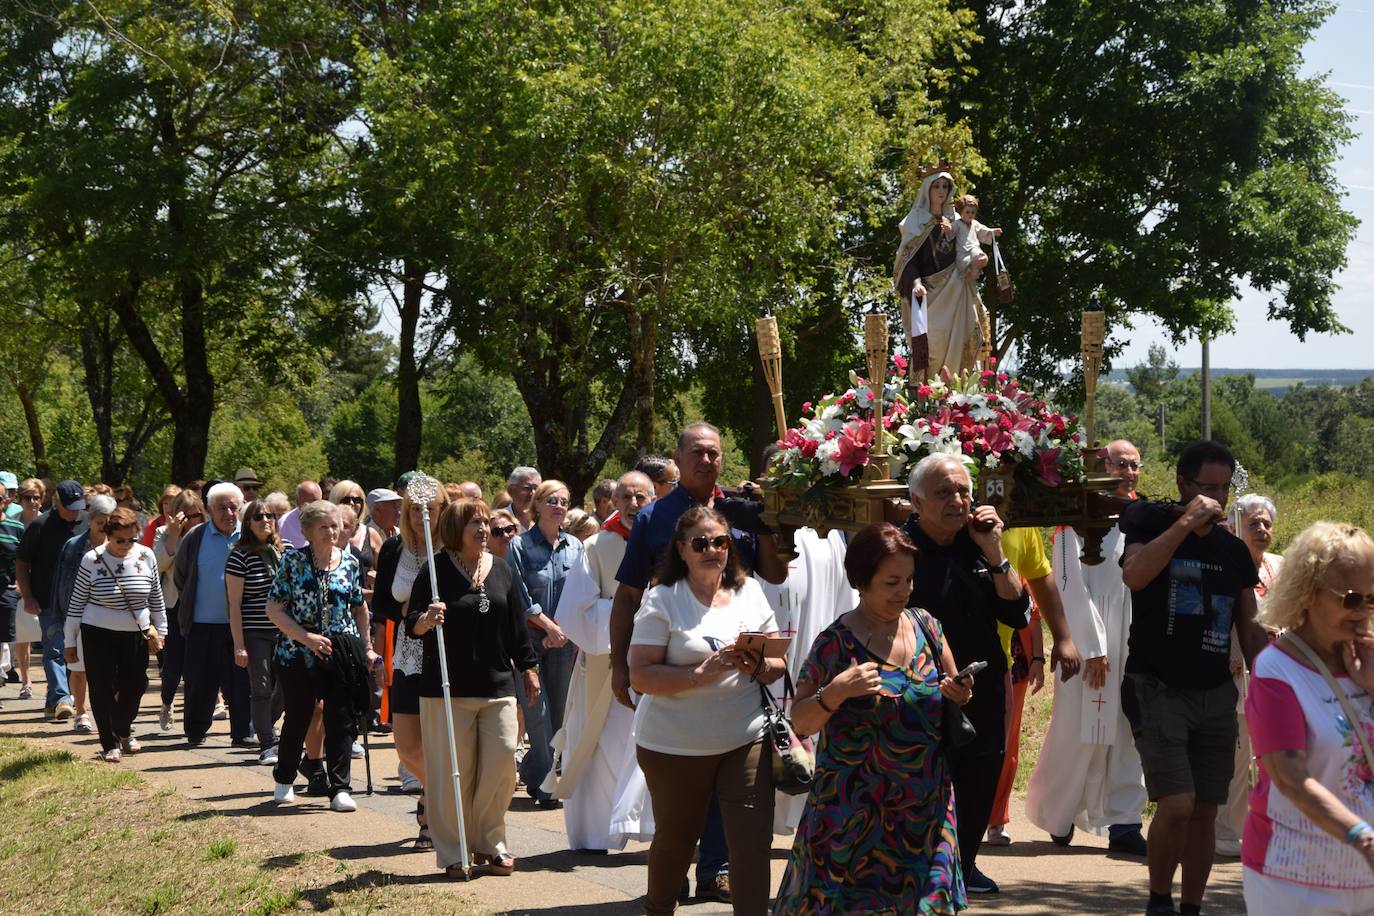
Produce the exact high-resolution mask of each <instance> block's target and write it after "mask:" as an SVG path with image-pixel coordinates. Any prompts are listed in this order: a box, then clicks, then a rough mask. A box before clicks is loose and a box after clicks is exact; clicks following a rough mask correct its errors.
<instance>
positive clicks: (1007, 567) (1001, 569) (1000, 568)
mask: <svg viewBox="0 0 1374 916" xmlns="http://www.w3.org/2000/svg"><path fill="white" fill-rule="evenodd" d="M988 569H990V570H991V571H992V572H994V573H997V574H998V575H1003V576H1005V575H1006V574H1007V573H1009V572H1011V560H1008V559H1007V558H1006V557H1003V558H1002V562H1001V563H998V564H997V565H996V566H989V567H988Z"/></svg>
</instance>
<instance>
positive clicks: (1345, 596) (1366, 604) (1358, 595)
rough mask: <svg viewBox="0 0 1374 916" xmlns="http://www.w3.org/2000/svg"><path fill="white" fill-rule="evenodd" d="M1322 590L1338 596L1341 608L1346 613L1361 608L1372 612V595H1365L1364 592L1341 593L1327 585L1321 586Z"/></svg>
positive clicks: (1373, 609)
mask: <svg viewBox="0 0 1374 916" xmlns="http://www.w3.org/2000/svg"><path fill="white" fill-rule="evenodd" d="M1322 588H1324V589H1326V590H1327V591H1328V592H1330V593H1331V594H1333V595H1339V596H1340V599H1341V607H1343V608H1345V609H1346V610H1347V611H1358V610H1359V609H1360V608H1362V607H1363V608H1365V609H1366V610H1370V611H1374V595H1366V594H1365V593H1364V592H1357V591H1353V590H1351V591H1345V592H1343V591H1340V590H1339V589H1334V588H1332V587H1331V586H1329V585H1323V586H1322Z"/></svg>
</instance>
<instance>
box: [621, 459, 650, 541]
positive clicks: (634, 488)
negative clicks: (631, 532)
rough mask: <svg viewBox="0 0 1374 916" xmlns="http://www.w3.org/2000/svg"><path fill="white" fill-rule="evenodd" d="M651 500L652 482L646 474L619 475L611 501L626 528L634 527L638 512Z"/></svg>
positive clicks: (629, 473) (634, 472) (633, 472)
mask: <svg viewBox="0 0 1374 916" xmlns="http://www.w3.org/2000/svg"><path fill="white" fill-rule="evenodd" d="M653 498H654V482H653V481H652V480H650V479H649V475H648V474H643V473H641V472H639V471H628V472H626V473H624V474H622V475H620V479H619V480H617V481H616V482H615V495H614V496H613V497H612V500H613V501H614V502H615V508H616V511H617V512H619V513H620V520H621V521H622V522H624V524H625V527H626V528H633V527H634V523H635V517H636V516H638V515H639V510H640V509H643V508H644V507H645V506H647V505H648V504H649V502H650V501H651V500H652V499H653Z"/></svg>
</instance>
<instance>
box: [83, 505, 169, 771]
mask: <svg viewBox="0 0 1374 916" xmlns="http://www.w3.org/2000/svg"><path fill="white" fill-rule="evenodd" d="M104 529H105V543H104V544H102V545H100V546H99V547H96V548H94V549H92V550H90V551H87V553H86V555H85V556H84V557H82V558H81V568H80V569H79V570H78V571H77V574H76V585H75V586H74V587H73V588H72V597H71V603H70V605H69V607H68V610H67V622H66V625H65V630H66V632H65V635H66V637H67V643H66V644H67V645H68V646H75V645H76V637H77V633H78V632H79V633H80V635H81V644H82V647H83V649H84V652H83V654H84V655H85V661H86V680H87V685H88V690H89V691H90V697H91V712H92V714H93V715H94V716H95V726H96V730H97V731H98V732H99V733H100V747H101V752H100V757H101V759H103V760H106V761H108V762H110V763H117V762H118V761H119V759H120V754H121V752H122V753H126V754H136V753H138V751H139V745H138V741H137V740H136V739H135V738H134V737H133V723H134V717H135V716H137V715H138V706H139V703H140V702H141V701H142V699H143V693H144V691H145V690H147V689H148V654H149V652H150V651H151V652H156V651H157V650H158V649H159V648H161V645H162V638H163V637H164V636H166V635H167V611H166V608H165V607H164V606H163V602H162V585H161V582H160V581H159V576H158V570H157V560H156V559H155V558H154V557H153V552H152V551H151V550H149V549H148V548H147V547H144V546H143V545H142V544H140V543H138V534H139V531H138V516H136V515H135V514H134V513H133V510H131V509H125V508H120V509H116V510H115V511H114V512H112V513H111V514H110V516H109V518H108V519H106V521H105V525H104ZM74 652H75V650H74V649H71V650H68V654H69V655H71V654H74ZM69 661H70V659H69Z"/></svg>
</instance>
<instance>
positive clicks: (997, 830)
mask: <svg viewBox="0 0 1374 916" xmlns="http://www.w3.org/2000/svg"><path fill="white" fill-rule="evenodd" d="M988 845H989V846H1010V845H1011V834H1009V833H1007V828H1006V827H1005V826H1001V827H999V826H996V825H994V826H991V827H989V828H988Z"/></svg>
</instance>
